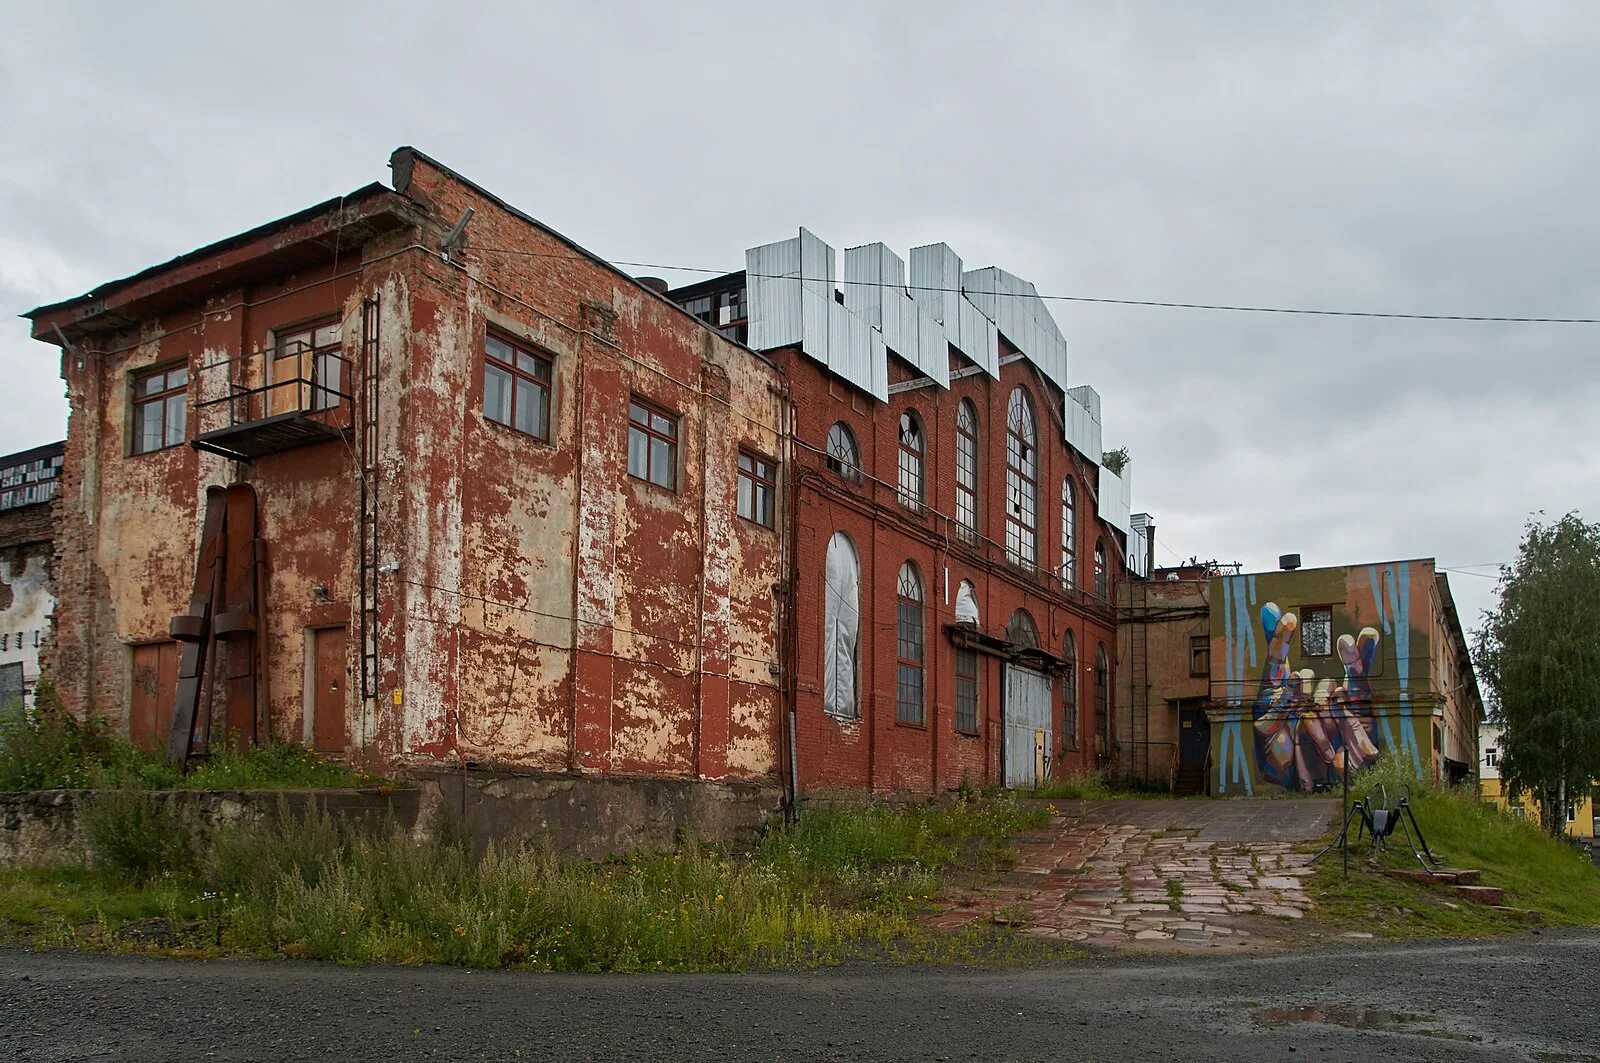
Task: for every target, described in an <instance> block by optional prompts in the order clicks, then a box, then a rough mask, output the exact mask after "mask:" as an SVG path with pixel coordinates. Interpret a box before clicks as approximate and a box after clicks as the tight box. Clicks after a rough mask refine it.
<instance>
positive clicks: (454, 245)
mask: <svg viewBox="0 0 1600 1063" xmlns="http://www.w3.org/2000/svg"><path fill="white" fill-rule="evenodd" d="M475 213H476V211H474V210H473V209H472V208H471V207H468V208H467V209H466V210H464V211H462V212H461V219H460V220H459V221H457V222H456V224H455V228H453V229H451V230H450V234H449V235H448V236H446V237H445V238H444V242H443V243H441V244H440V245H439V250H440V251H441V252H442V253H443V254H444V257H445V258H449V257H450V255H451V253H452V252H455V251H459V250H461V248H462V247H463V246H465V245H466V242H467V222H469V221H471V220H472V215H473V214H475Z"/></svg>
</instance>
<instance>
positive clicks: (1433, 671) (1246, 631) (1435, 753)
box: [1206, 555, 1483, 796]
mask: <svg viewBox="0 0 1600 1063" xmlns="http://www.w3.org/2000/svg"><path fill="white" fill-rule="evenodd" d="M1285 562H1286V565H1285V570H1284V571H1276V572H1251V573H1244V574H1241V575H1233V576H1214V577H1212V579H1211V580H1210V589H1209V594H1210V614H1211V632H1210V634H1211V653H1210V695H1209V697H1208V699H1207V709H1206V716H1207V718H1208V721H1209V723H1210V727H1211V736H1210V737H1211V742H1210V761H1209V766H1208V779H1209V782H1210V785H1211V792H1212V793H1214V794H1218V795H1224V794H1225V795H1228V796H1235V795H1251V794H1259V793H1263V792H1270V791H1273V790H1282V789H1288V790H1319V789H1326V788H1330V787H1334V786H1337V785H1339V781H1340V778H1341V774H1342V771H1343V769H1344V766H1345V765H1346V764H1347V763H1348V765H1349V767H1350V768H1351V769H1352V770H1354V769H1356V768H1359V767H1361V766H1363V765H1365V764H1367V763H1370V762H1371V761H1373V760H1374V759H1376V758H1377V757H1378V755H1379V753H1380V752H1383V751H1388V752H1390V753H1393V754H1394V755H1396V756H1398V757H1399V758H1400V759H1401V760H1402V761H1403V762H1405V763H1406V764H1408V765H1409V766H1410V767H1411V769H1412V770H1413V771H1414V772H1415V773H1416V774H1417V775H1419V776H1423V777H1428V778H1433V779H1438V780H1441V781H1444V782H1450V783H1457V782H1461V781H1463V780H1465V779H1468V778H1470V777H1471V775H1472V773H1473V771H1474V769H1475V766H1476V765H1477V763H1478V754H1477V740H1478V726H1479V724H1480V722H1481V721H1482V719H1483V700H1482V698H1481V696H1480V695H1479V692H1478V684H1477V679H1476V678H1475V677H1474V675H1473V670H1472V662H1471V658H1470V657H1469V655H1468V649H1467V644H1466V638H1465V635H1464V633H1463V631H1462V627H1461V621H1460V618H1459V616H1458V615H1457V613H1456V607H1455V601H1454V599H1453V598H1452V597H1451V594H1450V584H1449V581H1448V579H1447V578H1446V576H1445V575H1444V574H1443V573H1441V572H1438V571H1436V568H1435V565H1434V562H1433V560H1432V559H1421V560H1412V561H1390V562H1380V563H1377V564H1364V565H1343V566H1336V567H1330V568H1314V569H1299V568H1298V567H1297V566H1298V564H1299V558H1298V556H1295V555H1290V556H1289V557H1286V558H1285Z"/></svg>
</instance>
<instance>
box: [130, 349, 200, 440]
mask: <svg viewBox="0 0 1600 1063" xmlns="http://www.w3.org/2000/svg"><path fill="white" fill-rule="evenodd" d="M188 408H189V367H188V366H187V365H178V366H169V367H167V368H165V369H157V370H154V371H152V372H147V373H140V374H138V375H137V376H135V377H134V378H133V452H134V453H135V454H148V453H150V452H151V451H154V450H162V449H165V448H166V447H175V446H178V445H179V444H180V443H182V442H183V437H184V430H185V427H186V426H185V421H186V420H187V417H188Z"/></svg>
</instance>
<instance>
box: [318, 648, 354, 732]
mask: <svg viewBox="0 0 1600 1063" xmlns="http://www.w3.org/2000/svg"><path fill="white" fill-rule="evenodd" d="M347 646H348V638H347V633H346V631H345V629H344V628H342V627H324V628H318V629H316V630H315V631H313V632H312V656H311V726H312V731H311V738H312V746H313V748H315V749H316V750H317V751H318V752H322V753H342V752H344V749H345V746H346V744H347V743H346V736H345V724H344V713H345V697H344V692H345V687H346V686H347V685H348V684H347V683H346V682H345V679H346V676H347V674H348V671H349V662H348V660H347V657H348V652H347V649H346V647H347Z"/></svg>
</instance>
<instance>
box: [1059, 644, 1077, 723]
mask: <svg viewBox="0 0 1600 1063" xmlns="http://www.w3.org/2000/svg"><path fill="white" fill-rule="evenodd" d="M1061 659H1062V660H1064V661H1066V662H1067V666H1066V668H1065V670H1064V671H1063V673H1062V676H1061V746H1062V748H1063V749H1077V748H1078V640H1077V639H1075V638H1073V637H1072V632H1071V631H1068V632H1067V637H1066V638H1064V639H1062V640H1061Z"/></svg>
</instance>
